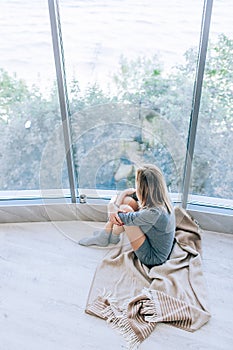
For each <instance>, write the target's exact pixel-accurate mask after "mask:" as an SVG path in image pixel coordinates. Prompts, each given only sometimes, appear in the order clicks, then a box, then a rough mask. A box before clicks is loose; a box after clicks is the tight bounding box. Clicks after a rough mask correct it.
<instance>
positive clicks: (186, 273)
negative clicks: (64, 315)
mask: <svg viewBox="0 0 233 350" xmlns="http://www.w3.org/2000/svg"><path fill="white" fill-rule="evenodd" d="M175 213H176V243H175V245H174V248H173V250H172V253H171V256H170V259H169V260H168V261H167V262H166V263H165V264H163V265H161V266H154V267H153V268H151V269H148V268H147V267H146V266H145V265H143V264H141V263H140V261H139V260H138V259H137V258H136V256H135V254H134V252H133V251H132V249H131V247H130V245H129V242H128V241H127V240H126V239H125V238H124V239H123V240H122V244H121V245H120V246H119V247H115V248H114V249H113V250H110V251H109V252H108V254H107V256H106V257H105V258H104V259H103V261H102V262H101V263H100V265H99V266H98V267H97V269H96V273H95V276H94V279H93V282H92V285H91V288H90V292H89V296H88V300H87V306H86V312H87V313H89V314H92V315H95V316H98V317H101V318H103V319H105V320H106V321H107V322H108V323H109V324H111V325H112V326H113V327H114V328H117V329H118V330H119V331H120V332H121V333H122V334H123V335H124V336H125V338H126V340H127V342H128V344H129V348H130V349H133V348H137V347H138V346H139V345H140V343H141V342H142V341H143V340H144V339H145V338H146V337H148V336H149V335H150V333H151V332H152V331H153V330H154V328H155V326H156V324H157V323H158V322H166V323H168V324H170V325H173V326H176V327H179V328H182V329H184V330H187V331H195V330H197V329H198V328H200V327H201V326H202V325H204V324H205V323H206V322H207V321H208V320H209V318H210V313H209V312H208V309H207V296H206V288H205V281H204V279H203V272H202V263H201V236H200V229H199V227H198V225H197V224H196V223H195V222H194V221H193V220H192V219H191V218H190V216H189V215H188V214H187V212H186V211H184V210H183V209H181V208H176V209H175Z"/></svg>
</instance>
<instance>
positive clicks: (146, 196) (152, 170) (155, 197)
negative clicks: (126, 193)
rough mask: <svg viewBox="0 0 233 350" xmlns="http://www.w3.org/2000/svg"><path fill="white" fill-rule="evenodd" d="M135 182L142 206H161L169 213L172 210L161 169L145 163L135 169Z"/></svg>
mask: <svg viewBox="0 0 233 350" xmlns="http://www.w3.org/2000/svg"><path fill="white" fill-rule="evenodd" d="M136 184H137V193H138V196H139V200H140V201H141V206H142V207H148V208H151V207H158V206H163V207H165V208H166V209H167V211H168V212H169V213H171V212H172V203H171V200H170V198H169V194H168V189H167V185H166V182H165V179H164V176H163V173H162V171H161V170H160V169H159V168H158V167H157V166H155V165H153V164H145V165H144V166H143V167H141V168H139V169H137V172H136Z"/></svg>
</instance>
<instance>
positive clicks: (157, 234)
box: [118, 207, 175, 267]
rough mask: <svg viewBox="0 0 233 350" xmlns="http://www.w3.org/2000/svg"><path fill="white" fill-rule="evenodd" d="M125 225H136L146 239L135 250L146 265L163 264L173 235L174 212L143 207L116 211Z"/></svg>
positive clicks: (172, 241) (170, 246) (169, 249)
mask: <svg viewBox="0 0 233 350" xmlns="http://www.w3.org/2000/svg"><path fill="white" fill-rule="evenodd" d="M118 215H119V217H120V219H121V220H122V222H123V223H124V225H126V226H138V227H139V228H140V229H141V230H142V232H143V233H144V234H145V235H146V240H145V241H144V243H143V244H142V245H141V246H140V247H139V249H138V250H136V251H135V254H136V256H137V257H138V259H139V260H140V261H141V262H142V263H143V264H145V265H147V266H148V267H152V266H155V265H161V264H163V263H164V262H165V261H166V260H167V259H168V257H169V255H170V253H171V250H172V247H173V243H174V237H175V214H174V211H172V213H171V214H170V213H168V212H167V210H166V209H165V208H161V207H157V208H148V209H147V208H143V209H141V210H139V211H137V212H129V213H118Z"/></svg>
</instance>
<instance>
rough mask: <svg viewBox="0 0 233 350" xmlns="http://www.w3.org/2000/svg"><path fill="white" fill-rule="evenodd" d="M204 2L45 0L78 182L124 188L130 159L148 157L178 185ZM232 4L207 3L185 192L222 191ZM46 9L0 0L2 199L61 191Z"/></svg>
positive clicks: (65, 185) (60, 134)
mask: <svg viewBox="0 0 233 350" xmlns="http://www.w3.org/2000/svg"><path fill="white" fill-rule="evenodd" d="M51 2H52V0H51V1H50V2H49V3H50V4H51ZM208 2H209V3H210V1H208ZM205 3H206V1H203V0H196V1H193V0H188V1H187V0H179V1H172V0H166V1H149V0H148V1H147V0H146V1H135V0H126V1H119V0H112V1H103V0H102V1H101V0H90V1H81V0H80V1H73V0H60V1H58V0H56V1H55V0H54V5H55V12H56V17H57V23H56V25H57V30H58V37H57V39H58V45H59V50H60V54H61V57H60V58H61V66H62V67H61V68H62V75H63V81H64V83H65V85H64V93H65V101H66V108H67V112H68V120H69V123H68V124H70V136H71V145H70V146H71V147H70V149H71V156H72V162H73V169H72V170H74V173H75V178H76V179H77V184H76V183H75V185H77V187H78V188H79V190H80V191H83V190H86V191H87V192H88V191H89V192H88V193H90V192H91V191H96V190H97V191H100V192H101V191H103V190H110V191H112V190H121V189H123V188H125V187H128V186H134V172H135V168H136V167H137V166H139V165H141V164H142V163H145V162H147V163H148V162H152V163H155V164H157V165H158V166H160V167H161V169H162V170H163V172H164V175H165V178H166V181H167V184H168V187H169V189H170V191H171V192H173V193H177V194H178V195H180V194H181V193H182V186H183V174H184V165H185V158H186V150H187V149H186V146H187V141H188V131H189V122H190V115H191V113H192V107H193V91H194V87H195V84H196V82H195V78H196V67H197V60H198V47H199V39H200V32H201V22H202V14H203V6H204V4H205ZM231 10H233V5H232V4H231V1H230V0H224V1H221V2H220V1H218V0H215V1H214V6H213V16H212V21H211V31H210V42H209V45H208V53H207V61H206V66H205V74H204V81H203V90H202V96H201V105H200V115H199V121H198V129H197V138H196V143H195V152H194V160H193V165H192V176H191V184H190V194H191V195H198V196H205V197H206V196H207V197H211V198H213V197H215V198H222V199H226V198H227V199H231V198H232V174H231V169H232V164H233V158H232V152H231V148H232V147H231V135H232V129H233V126H232V120H233V114H232V113H233V111H232V105H233V103H232V91H233V87H232V81H233V79H232V78H233V77H232V64H233V62H232V57H233V55H232V54H233V51H232V50H233V32H232V25H231V16H230V13H231ZM49 14H50V15H51V11H49V7H48V1H47V0H40V1H36V0H35V1H34V0H33V1H29V0H24V1H23V0H18V1H13V0H2V1H1V2H0V30H1V38H2V39H1V43H0V48H1V57H0V138H1V148H0V192H1V196H2V194H3V193H9V197H10V196H13V197H14V196H15V197H16V198H17V197H18V196H21V195H20V194H19V192H17V191H25V190H28V191H31V190H33V191H34V193H35V191H38V193H39V192H40V191H41V196H42V197H47V196H50V195H54V193H55V194H56V193H57V194H58V195H59V196H61V193H62V194H63V195H64V194H66V195H67V196H69V193H70V190H69V188H70V184H71V181H69V180H70V178H71V176H70V174H71V173H72V171H71V167H70V166H69V162H68V167H67V162H66V161H67V140H68V139H67V138H66V136H65V138H64V134H65V131H64V130H65V125H66V124H65V123H64V118H63V113H61V112H60V106H59V103H58V93H57V92H58V91H57V90H59V92H60V94H59V97H61V89H60V88H59V83H58V85H57V82H56V79H57V77H58V76H56V70H55V64H54V57H53V55H54V54H53V49H54V47H53V45H54V40H53V39H54V36H52V35H51V28H50V20H51V18H50V17H49ZM55 56H56V53H55ZM57 74H58V73H57ZM58 81H59V79H58ZM57 86H58V89H57ZM62 86H63V85H62ZM60 87H61V85H60ZM61 117H62V118H63V123H62V122H61V120H62V118H61ZM68 126H69V125H68ZM64 140H65V143H64ZM68 141H69V140H68ZM64 144H65V145H66V151H65V147H64ZM67 169H68V170H69V171H67ZM68 174H69V176H68ZM71 188H72V187H71ZM56 190H58V192H56ZM12 191H13V194H12ZM59 192H60V194H59ZM71 193H73V192H71ZM7 196H8V194H7V195H6V197H7ZM190 198H191V197H190Z"/></svg>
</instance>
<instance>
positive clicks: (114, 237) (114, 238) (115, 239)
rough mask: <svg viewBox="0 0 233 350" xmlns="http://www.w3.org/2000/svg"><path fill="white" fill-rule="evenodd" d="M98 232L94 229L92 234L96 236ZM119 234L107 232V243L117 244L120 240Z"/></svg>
mask: <svg viewBox="0 0 233 350" xmlns="http://www.w3.org/2000/svg"><path fill="white" fill-rule="evenodd" d="M99 233H100V231H94V232H93V236H97V235H98V234H99ZM120 240H121V239H120V235H116V234H115V233H112V232H111V233H110V234H109V243H111V244H117V243H119V242H120Z"/></svg>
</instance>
